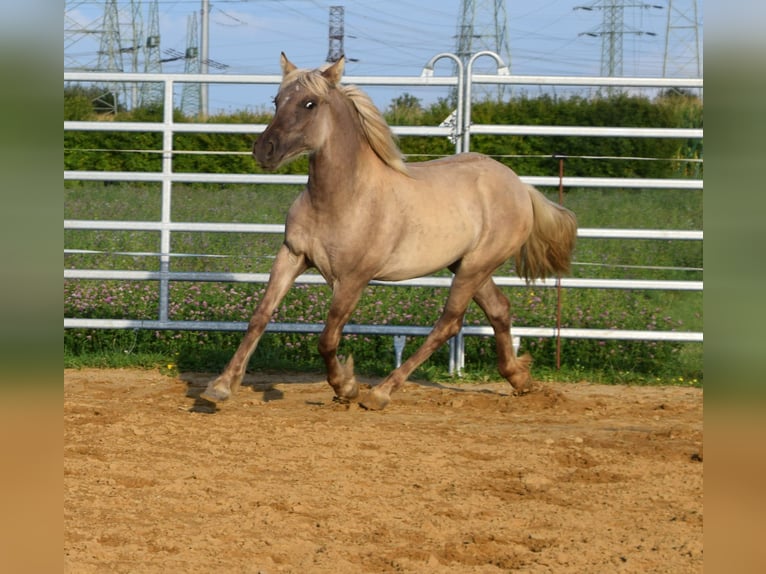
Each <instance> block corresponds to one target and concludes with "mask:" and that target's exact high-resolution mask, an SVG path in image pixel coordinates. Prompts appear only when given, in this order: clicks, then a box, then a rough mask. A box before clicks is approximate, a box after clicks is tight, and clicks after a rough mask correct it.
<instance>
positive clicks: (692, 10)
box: [662, 0, 702, 78]
mask: <svg viewBox="0 0 766 574" xmlns="http://www.w3.org/2000/svg"><path fill="white" fill-rule="evenodd" d="M697 18H698V15H697V0H680V1H679V0H676V2H673V0H668V20H667V26H666V28H665V57H664V58H663V60H662V77H663V78H668V77H670V78H683V77H689V76H691V77H693V78H699V77H701V75H702V67H701V65H700V37H699V20H698V19H697Z"/></svg>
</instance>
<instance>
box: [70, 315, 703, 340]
mask: <svg viewBox="0 0 766 574" xmlns="http://www.w3.org/2000/svg"><path fill="white" fill-rule="evenodd" d="M64 328H66V329H153V330H164V329H167V330H172V331H244V330H246V329H247V322H246V321H155V320H143V319H75V318H69V319H68V318H64ZM322 329H324V325H321V324H318V323H269V324H268V326H267V327H266V331H267V332H269V333H321V332H322ZM431 329H432V327H422V326H417V325H357V324H353V323H349V324H346V326H345V327H344V328H343V333H344V334H347V335H391V336H396V335H405V336H410V337H425V336H427V335H428V334H429V333H430V332H431ZM463 334H464V335H470V336H485V337H490V336H492V335H494V332H493V331H492V328H491V327H485V326H480V325H466V326H464V327H463ZM513 335H514V336H517V337H556V336H561V337H562V338H565V339H622V340H632V341H677V342H690V343H694V342H702V340H703V334H702V333H697V332H693V331H633V330H630V331H629V330H621V329H572V328H562V329H561V330H560V331H559V330H557V329H555V328H551V327H516V326H514V327H513Z"/></svg>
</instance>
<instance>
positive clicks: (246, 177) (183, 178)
mask: <svg viewBox="0 0 766 574" xmlns="http://www.w3.org/2000/svg"><path fill="white" fill-rule="evenodd" d="M64 179H65V180H68V181H142V182H147V181H154V182H159V181H166V180H168V179H170V180H171V181H174V182H178V183H260V184H294V185H305V184H306V182H307V181H308V175H276V174H268V173H250V174H237V173H178V172H173V173H172V174H170V175H168V174H165V173H162V172H159V171H157V172H135V171H86V170H82V171H80V170H66V171H64ZM521 180H522V181H523V182H525V183H528V184H530V185H534V186H538V187H558V186H559V183H560V182H561V183H562V184H563V185H564V186H565V187H568V188H574V187H604V188H620V189H623V188H624V189H636V188H638V189H702V188H703V182H702V180H700V179H635V178H629V177H625V178H622V177H564V178H563V179H562V180H560V179H559V178H558V177H550V176H535V175H528V176H521Z"/></svg>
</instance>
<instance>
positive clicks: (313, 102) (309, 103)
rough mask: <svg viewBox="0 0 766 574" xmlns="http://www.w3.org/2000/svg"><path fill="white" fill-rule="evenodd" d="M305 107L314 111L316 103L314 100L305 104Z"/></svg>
mask: <svg viewBox="0 0 766 574" xmlns="http://www.w3.org/2000/svg"><path fill="white" fill-rule="evenodd" d="M303 107H304V108H306V109H307V110H313V109H314V108H315V107H316V102H315V101H314V100H309V101H307V102H306V103H305V104H303Z"/></svg>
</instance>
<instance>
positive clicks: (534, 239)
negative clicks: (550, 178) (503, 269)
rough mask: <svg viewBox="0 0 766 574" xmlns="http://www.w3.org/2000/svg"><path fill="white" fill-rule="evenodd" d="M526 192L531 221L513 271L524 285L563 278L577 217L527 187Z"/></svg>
mask: <svg viewBox="0 0 766 574" xmlns="http://www.w3.org/2000/svg"><path fill="white" fill-rule="evenodd" d="M527 189H528V191H529V196H530V198H531V199H532V209H533V212H534V216H533V217H534V221H533V223H532V232H531V233H530V234H529V238H528V239H527V241H526V243H524V245H522V246H521V249H520V250H519V253H518V254H517V255H516V272H517V273H518V274H519V276H520V277H523V278H524V279H525V280H526V281H527V282H530V281H534V280H535V279H545V278H546V277H548V276H554V275H565V274H567V273H569V266H570V263H571V261H572V251H574V246H575V241H576V239H577V218H576V217H575V214H574V213H572V212H571V211H569V210H568V209H566V208H565V207H562V206H561V205H559V204H558V203H554V202H552V201H549V200H548V199H547V198H546V197H545V196H544V195H543V194H542V193H540V192H539V191H538V190H536V189H535V188H534V187H532V186H527Z"/></svg>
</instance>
